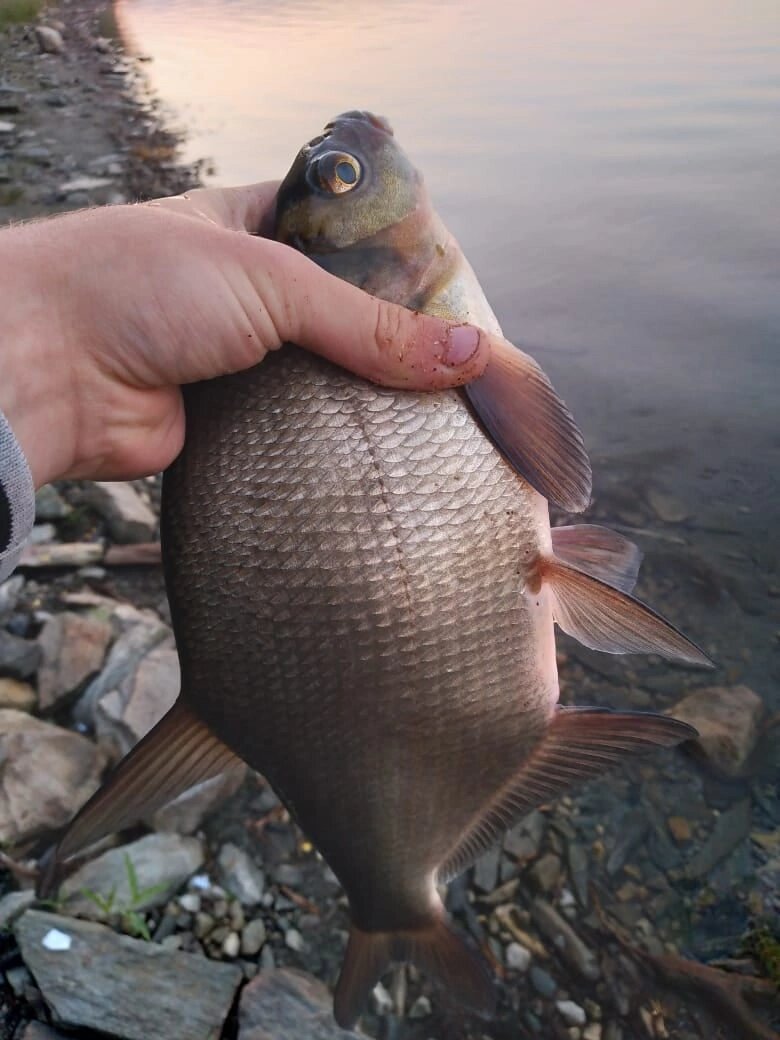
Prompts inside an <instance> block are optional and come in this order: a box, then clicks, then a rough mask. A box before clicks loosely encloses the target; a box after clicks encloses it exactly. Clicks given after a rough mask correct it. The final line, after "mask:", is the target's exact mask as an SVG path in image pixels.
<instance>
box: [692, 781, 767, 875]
mask: <svg viewBox="0 0 780 1040" xmlns="http://www.w3.org/2000/svg"><path fill="white" fill-rule="evenodd" d="M750 823H751V807H750V799H748V798H745V799H743V800H742V801H740V802H737V803H736V804H735V805H733V806H732V807H731V808H730V809H727V810H726V812H723V813H721V814H720V816H719V817H718V818H717V820H716V822H715V826H714V828H713V829H712V831H711V833H710V835H709V837H708V838H707V840H706V841H705V843H704V845H702V847H701V848H700V849H699V851H698V852H697V853H696V855H695V856H694V857H693V859H691V860H689V862H688V863H687V864H686V866H685V870H684V873H685V876H686V877H687V878H689V879H691V880H693V879H695V878H700V877H706V876H707V875H708V874H709V873H710V872H711V871H712V869H713V868H714V867H715V866H717V864H719V863H720V862H721V860H723V859H725V858H726V857H727V856H729V855H730V854H731V853H732V852H733V851H734V849H735V848H736V847H737V846H738V845H739V844H740V843H741V842H743V841H744V840H745V839H746V838H747V837H748V835H749V834H750Z"/></svg>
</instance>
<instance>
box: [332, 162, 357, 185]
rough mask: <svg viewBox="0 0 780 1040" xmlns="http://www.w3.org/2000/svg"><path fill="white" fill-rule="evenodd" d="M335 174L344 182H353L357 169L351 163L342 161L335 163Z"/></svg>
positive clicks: (355, 178)
mask: <svg viewBox="0 0 780 1040" xmlns="http://www.w3.org/2000/svg"><path fill="white" fill-rule="evenodd" d="M336 176H337V177H338V178H339V180H341V181H343V182H344V183H345V184H354V183H355V181H356V180H357V170H356V169H355V167H354V166H353V165H352V163H348V162H345V161H342V162H340V163H337V164H336Z"/></svg>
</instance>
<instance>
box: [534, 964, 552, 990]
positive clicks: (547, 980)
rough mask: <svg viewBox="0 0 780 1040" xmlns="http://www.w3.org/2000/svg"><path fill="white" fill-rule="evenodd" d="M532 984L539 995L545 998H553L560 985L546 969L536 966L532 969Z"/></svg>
mask: <svg viewBox="0 0 780 1040" xmlns="http://www.w3.org/2000/svg"><path fill="white" fill-rule="evenodd" d="M531 984H532V985H533V987H534V989H535V990H536V992H537V993H539V994H541V996H543V997H552V996H554V995H555V992H556V990H557V989H558V983H557V982H556V981H555V979H554V978H553V977H552V975H550V974H548V973H547V972H546V971H545V970H544V968H540V967H539V966H538V965H537V964H534V965H533V966H532V968H531Z"/></svg>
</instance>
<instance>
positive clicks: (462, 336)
mask: <svg viewBox="0 0 780 1040" xmlns="http://www.w3.org/2000/svg"><path fill="white" fill-rule="evenodd" d="M478 349H479V329H475V328H474V327H473V325H454V326H452V327H451V328H450V330H449V333H448V335H447V348H446V350H445V351H444V361H445V363H446V364H448V365H449V366H450V367H451V368H456V367H457V366H458V365H464V364H465V363H466V362H467V361H469V360H470V359H471V358H473V357H474V355H475V354H476V352H477V350H478Z"/></svg>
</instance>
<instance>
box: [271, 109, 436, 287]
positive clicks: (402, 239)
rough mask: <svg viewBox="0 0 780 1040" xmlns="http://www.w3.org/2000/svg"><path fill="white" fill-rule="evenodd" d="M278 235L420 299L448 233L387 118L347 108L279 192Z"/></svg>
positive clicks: (332, 267)
mask: <svg viewBox="0 0 780 1040" xmlns="http://www.w3.org/2000/svg"><path fill="white" fill-rule="evenodd" d="M274 236H275V237H276V238H277V239H278V240H279V241H281V242H284V243H286V244H287V245H290V246H293V247H294V248H295V249H298V250H300V251H301V252H303V253H305V254H306V255H307V256H309V257H311V259H312V260H314V261H315V262H316V263H318V264H319V265H320V266H321V267H324V268H325V269H326V270H328V271H330V272H331V273H332V274H335V275H338V276H339V277H340V278H343V279H345V280H346V281H349V282H352V283H353V284H354V285H358V286H360V288H362V289H365V290H366V291H367V292H371V293H373V294H374V295H377V296H381V297H382V298H384V299H387V300H391V301H392V302H395V303H402V304H405V305H406V306H415V305H416V304H418V303H419V300H420V296H421V292H422V291H423V289H424V285H425V284H427V283H428V282H430V280H431V278H432V277H433V275H434V270H433V269H434V268H436V269H438V268H439V267H440V266H441V258H442V257H443V255H444V247H445V243H446V241H447V239H448V238H449V235H448V232H447V231H446V229H445V228H444V226H443V224H442V223H441V221H440V220H439V219H438V217H437V216H436V214H435V213H434V211H433V209H432V207H431V204H430V201H429V198H428V193H427V191H426V189H425V185H424V183H423V179H422V176H421V175H420V173H419V172H418V171H417V170H416V169H415V167H414V166H413V165H412V163H411V162H410V160H409V158H408V157H407V155H406V154H405V153H404V151H403V149H402V148H401V147H400V146H399V144H398V141H397V139H396V137H395V135H394V134H393V131H392V129H391V127H390V124H389V123H388V122H387V120H386V119H383V118H382V117H381V116H376V115H373V114H371V113H370V112H361V111H352V112H345V113H343V114H342V115H340V116H337V117H336V118H335V119H333V120H331V122H329V123H328V124H327V126H325V128H324V129H323V131H322V132H321V133H320V134H318V135H317V136H316V137H315V138H313V139H312V140H311V141H309V142H308V144H305V145H304V146H303V148H302V149H301V150H300V152H299V153H298V155H297V156H296V158H295V161H294V163H293V165H292V167H291V168H290V171H289V173H288V174H287V176H286V177H285V179H284V181H283V182H282V184H281V186H280V188H279V193H278V196H277V206H276V223H275V229H274Z"/></svg>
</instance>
